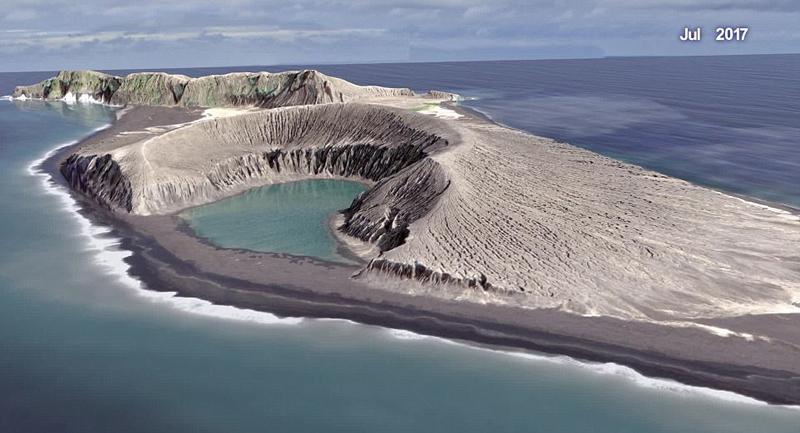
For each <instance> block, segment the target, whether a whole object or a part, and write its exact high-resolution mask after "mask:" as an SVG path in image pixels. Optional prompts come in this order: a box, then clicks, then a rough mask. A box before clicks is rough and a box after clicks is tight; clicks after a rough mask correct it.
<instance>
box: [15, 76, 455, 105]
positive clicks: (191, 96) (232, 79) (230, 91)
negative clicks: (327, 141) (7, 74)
mask: <svg viewBox="0 0 800 433" xmlns="http://www.w3.org/2000/svg"><path fill="white" fill-rule="evenodd" d="M68 95H72V96H74V98H76V99H80V98H81V97H82V96H87V97H90V98H92V99H94V100H97V101H101V102H108V103H112V104H116V105H128V104H131V105H167V106H172V105H175V106H182V107H241V106H247V107H260V108H275V107H288V106H295V105H312V104H327V103H333V102H349V101H359V100H370V99H380V98H398V97H413V96H415V95H414V93H413V92H412V91H411V90H409V89H405V88H389V87H380V86H357V85H355V84H352V83H349V82H347V81H345V80H342V79H339V78H334V77H328V76H327V75H325V74H322V73H320V72H318V71H313V70H303V71H288V72H280V73H269V72H239V73H231V74H225V75H209V76H204V77H200V78H189V77H187V76H184V75H171V74H166V73H163V72H140V73H133V74H130V75H128V76H127V77H124V78H123V77H115V76H112V75H108V74H103V73H100V72H95V71H62V72H61V73H59V74H58V76H57V77H54V78H50V79H48V80H45V81H43V82H41V83H39V84H34V85H31V86H19V87H17V88H16V89H15V90H14V93H13V95H12V96H13V97H17V98H18V97H27V98H40V99H50V100H56V99H64V98H65V97H67V96H68ZM422 97H428V98H435V99H453V98H455V95H452V94H449V93H445V92H429V93H426V94H424V95H422Z"/></svg>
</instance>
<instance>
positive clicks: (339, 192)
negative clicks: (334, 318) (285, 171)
mask: <svg viewBox="0 0 800 433" xmlns="http://www.w3.org/2000/svg"><path fill="white" fill-rule="evenodd" d="M364 189H365V187H364V186H363V185H361V184H359V183H356V182H349V181H345V180H334V179H313V180H303V181H298V182H289V183H281V184H277V185H268V186H264V187H261V188H256V189H252V190H250V191H247V192H245V193H244V194H239V195H237V196H234V197H229V198H227V199H224V200H220V201H218V202H215V203H211V204H207V205H205V206H199V207H196V208H193V209H190V210H188V211H185V212H183V213H182V214H181V216H182V217H183V218H185V219H186V220H187V221H188V223H189V226H190V227H191V228H192V230H194V232H195V233H196V234H197V235H198V236H201V237H203V238H206V239H208V240H209V241H210V242H211V243H213V244H215V245H219V246H221V247H224V248H240V249H247V250H252V251H262V252H270V253H286V254H294V255H300V256H310V257H316V258H319V259H322V260H327V261H334V262H345V263H347V262H349V261H348V260H347V259H345V258H344V257H342V256H341V255H339V254H338V253H337V247H338V242H337V241H336V239H334V237H333V235H332V234H331V228H330V225H329V219H330V217H331V215H333V214H334V213H336V212H337V211H339V210H341V209H345V208H347V207H348V206H349V205H350V203H351V202H352V201H353V199H354V198H355V197H356V196H357V195H358V194H359V193H361V192H363V191H364Z"/></svg>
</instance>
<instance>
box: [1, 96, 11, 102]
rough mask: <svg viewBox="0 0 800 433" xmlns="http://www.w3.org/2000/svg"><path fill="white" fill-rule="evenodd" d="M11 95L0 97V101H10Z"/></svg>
mask: <svg viewBox="0 0 800 433" xmlns="http://www.w3.org/2000/svg"><path fill="white" fill-rule="evenodd" d="M10 100H11V95H5V96H0V101H10Z"/></svg>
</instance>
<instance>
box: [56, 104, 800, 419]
mask: <svg viewBox="0 0 800 433" xmlns="http://www.w3.org/2000/svg"><path fill="white" fill-rule="evenodd" d="M452 108H454V109H456V110H458V111H459V112H460V113H461V114H464V115H467V116H476V118H477V116H478V115H477V114H475V113H474V112H471V111H469V110H466V109H464V108H461V107H452ZM199 116H200V112H199V111H196V110H187V109H183V108H164V107H133V108H129V109H127V111H126V112H125V114H124V115H123V116H122V117H121V118H120V119H119V120H118V121H117V122H116V123H115V125H113V126H112V127H111V128H110V129H108V130H104V131H101V132H99V133H97V134H94V135H93V136H91V137H89V138H87V139H86V140H84V141H83V142H81V143H79V144H77V145H75V146H73V147H71V148H65V149H62V151H60V152H58V153H57V154H55V155H53V157H51V158H50V159H49V160H47V161H45V162H44V166H45V168H46V169H47V171H48V172H49V173H51V174H52V176H53V180H54V181H56V182H59V183H62V184H64V185H66V183H65V182H64V180H63V178H62V176H61V174H60V173H59V171H58V169H59V166H60V163H61V162H62V161H63V160H64V158H66V157H67V156H68V155H69V154H70V153H71V152H73V151H75V150H76V149H78V148H90V147H92V146H94V145H96V144H97V143H99V142H103V144H104V146H106V147H107V146H109V142H108V141H109V140H114V137H115V136H117V137H126V135H125V134H122V135H119V133H120V132H132V133H135V132H136V131H141V130H142V129H144V128H146V127H151V126H158V125H169V124H175V123H182V122H187V121H191V120H194V119H197V118H199ZM483 119H484V120H487V119H485V118H483ZM132 135H134V134H131V136H132ZM138 138H139V139H140V138H141V135H138ZM116 139H117V140H119V138H116ZM123 144H124V143H122V142H120V143H119V145H123ZM75 195H76V196H77V195H79V194H75ZM78 198H79V201H80V202H81V203H82V206H83V207H84V210H83V212H85V213H86V214H87V215H89V216H91V218H92V219H93V220H94V221H96V222H97V223H98V224H107V225H110V226H112V227H113V228H114V235H116V236H119V237H120V238H121V239H123V243H122V247H123V248H125V249H128V250H130V251H132V252H133V255H132V256H131V257H130V258H129V259H128V261H129V264H130V265H131V270H130V272H131V274H132V275H134V276H136V277H137V278H139V279H140V280H142V281H143V282H144V283H145V285H146V286H147V288H148V289H150V290H156V291H174V292H177V293H179V294H180V295H182V296H187V297H196V298H201V299H205V300H208V301H211V302H214V303H217V304H225V305H231V306H235V307H241V308H249V309H254V310H259V311H266V312H270V313H273V314H276V315H279V316H302V317H316V318H342V319H348V320H353V321H355V322H359V323H364V324H370V325H377V326H383V327H387V328H395V329H404V330H409V331H413V332H416V333H420V334H425V335H433V336H439V337H443V338H448V339H457V340H463V341H468V342H471V343H474V344H478V345H486V346H490V347H493V348H499V349H500V348H501V349H513V350H530V351H536V352H543V353H548V354H554V355H556V354H557V355H567V356H571V357H575V358H578V359H582V360H586V361H593V362H614V363H618V364H622V365H625V366H628V367H631V368H633V369H635V370H636V371H638V372H640V373H642V374H645V375H647V376H652V377H661V378H668V379H674V380H676V381H678V382H681V383H685V384H689V385H697V386H703V387H710V388H715V389H721V390H727V391H733V392H736V393H740V394H743V395H746V396H750V397H754V398H756V399H759V400H763V401H766V402H769V403H774V404H791V405H797V404H800V362H798V361H797V360H798V359H800V336H798V334H797V333H796V332H795V330H796V329H797V327H798V326H800V317H799V316H798V315H792V314H776V315H758V316H753V315H750V316H743V317H737V318H730V319H713V320H711V319H708V320H702V321H698V323H702V324H703V325H707V326H718V327H724V328H726V329H730V330H733V331H736V332H745V333H754V334H757V335H762V336H766V337H768V338H769V341H767V340H764V339H756V340H754V341H749V340H747V339H745V338H741V337H739V336H728V337H721V336H717V335H714V334H712V333H710V332H708V331H707V330H704V329H700V328H697V327H676V326H663V325H659V324H655V323H644V322H636V321H626V320H619V319H613V318H607V317H581V316H578V315H574V314H569V313H565V312H561V311H557V310H552V309H540V310H531V309H522V308H512V307H504V306H496V305H481V304H477V303H466V302H456V301H445V300H439V299H432V298H428V297H423V296H410V295H405V294H402V293H396V292H390V291H387V290H376V289H374V288H371V287H370V286H369V284H380V282H375V281H371V280H367V281H363V280H354V279H352V278H351V275H352V274H353V273H354V272H356V271H357V270H358V267H354V266H347V265H340V264H332V263H325V262H320V261H318V260H314V259H310V258H302V257H290V256H283V255H276V254H266V253H257V252H252V251H243V250H228V249H220V248H217V247H215V246H213V245H210V244H208V243H207V242H204V241H203V240H201V239H198V238H196V237H194V236H193V235H192V233H191V231H190V230H187V228H186V227H185V224H184V223H183V222H182V220H181V219H180V218H178V217H176V216H174V215H167V216H137V215H123V214H120V213H112V212H109V211H107V210H105V209H102V208H99V207H98V206H97V205H96V204H95V203H94V202H92V201H90V200H88V199H86V198H83V197H78Z"/></svg>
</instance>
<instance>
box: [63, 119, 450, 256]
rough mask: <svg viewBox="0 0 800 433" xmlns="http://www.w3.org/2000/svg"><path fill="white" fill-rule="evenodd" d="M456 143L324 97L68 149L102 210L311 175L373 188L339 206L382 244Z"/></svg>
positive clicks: (166, 208)
mask: <svg viewBox="0 0 800 433" xmlns="http://www.w3.org/2000/svg"><path fill="white" fill-rule="evenodd" d="M455 141H457V134H455V133H454V132H453V131H452V130H450V129H449V128H447V127H446V125H443V124H442V123H441V122H440V121H438V120H436V119H434V118H431V117H428V116H422V115H418V114H414V113H411V112H406V111H402V110H395V109H390V108H383V107H379V106H375V105H366V104H355V103H347V104H326V105H314V106H301V107H289V108H282V109H275V110H266V111H259V112H255V113H252V114H245V115H240V116H234V117H228V118H221V119H210V120H206V121H202V122H198V123H195V124H193V125H189V126H185V127H182V128H179V129H177V130H174V131H171V132H167V133H165V134H163V135H159V136H155V137H153V138H149V139H145V140H141V141H138V142H135V143H133V144H129V145H125V146H121V147H116V148H113V149H108V151H107V152H104V151H103V149H102V148H100V149H92V150H91V152H90V153H86V154H81V153H80V152H79V153H78V154H75V155H72V156H71V157H70V158H68V159H67V161H66V162H65V163H64V164H63V166H62V172H63V173H64V176H65V178H66V179H67V180H68V181H69V182H70V184H71V185H72V186H73V187H74V188H75V189H76V190H79V191H81V192H82V193H84V194H86V195H87V196H89V197H91V198H93V199H94V200H96V201H97V202H99V203H100V204H101V205H103V206H104V207H106V208H109V209H112V210H115V211H118V212H131V213H136V214H144V215H146V214H159V213H169V212H174V211H177V210H180V209H183V208H185V207H188V206H193V205H198V204H203V203H207V202H210V201H213V200H216V199H219V198H222V197H225V196H228V195H231V194H235V193H237V192H240V191H243V190H246V189H248V188H252V187H255V186H259V185H265V184H270V183H276V182H284V181H291V180H298V179H304V178H310V177H333V178H355V179H359V180H362V181H364V182H368V183H375V186H374V187H373V188H372V189H370V190H369V191H368V192H366V193H364V194H362V195H361V196H359V197H358V198H357V199H356V201H354V203H353V205H352V206H351V207H350V208H349V209H348V210H347V211H346V212H345V217H346V218H345V224H344V227H343V230H344V231H345V232H346V233H348V234H350V235H351V236H354V237H357V238H359V239H361V240H364V241H367V242H372V243H374V244H375V245H377V246H378V248H379V249H380V250H381V251H385V250H389V249H391V248H394V247H395V246H397V245H400V244H402V243H403V242H404V240H405V238H406V236H407V235H408V225H409V224H411V223H413V222H414V221H416V220H417V219H419V218H420V217H421V216H422V215H424V214H425V213H426V212H428V211H429V210H430V209H431V208H432V206H433V203H434V202H435V200H436V199H437V198H438V196H439V195H440V194H441V193H442V191H444V190H445V189H446V188H447V186H448V181H447V178H446V176H445V174H444V172H443V171H442V169H441V167H440V166H439V164H437V163H435V162H434V161H432V160H431V159H430V158H429V155H430V154H432V153H435V152H437V151H440V150H443V149H445V148H447V147H448V145H449V144H451V143H453V142H455Z"/></svg>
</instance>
